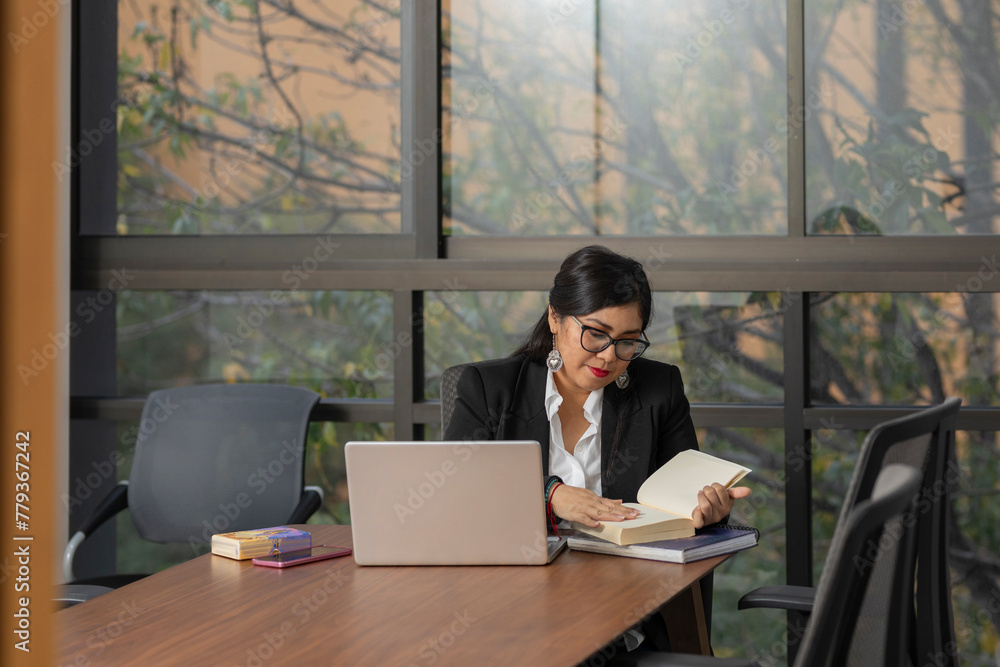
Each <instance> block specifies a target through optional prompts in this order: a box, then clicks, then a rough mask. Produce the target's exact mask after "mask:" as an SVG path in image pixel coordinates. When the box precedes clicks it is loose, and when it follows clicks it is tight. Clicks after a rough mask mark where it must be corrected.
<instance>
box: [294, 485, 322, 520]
mask: <svg viewBox="0 0 1000 667" xmlns="http://www.w3.org/2000/svg"><path fill="white" fill-rule="evenodd" d="M322 504H323V489H321V488H320V487H318V486H307V487H306V488H304V489H303V490H302V497H301V498H300V499H299V504H298V506H297V507H296V508H295V511H293V512H292V517H291V518H290V519H289V520H288V523H305V522H306V521H307V520H308V519H309V517H311V516H312V515H313V513H315V512H316V510H318V509H319V508H320V506H321V505H322Z"/></svg>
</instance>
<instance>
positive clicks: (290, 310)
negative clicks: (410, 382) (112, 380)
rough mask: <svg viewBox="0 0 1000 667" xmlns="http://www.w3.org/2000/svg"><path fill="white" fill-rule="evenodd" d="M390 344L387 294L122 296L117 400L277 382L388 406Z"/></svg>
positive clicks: (178, 293)
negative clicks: (206, 386)
mask: <svg viewBox="0 0 1000 667" xmlns="http://www.w3.org/2000/svg"><path fill="white" fill-rule="evenodd" d="M392 340H393V337H392V298H391V296H389V295H388V294H387V293H385V292H283V291H279V290H272V291H268V292H209V291H198V292H191V291H149V292H138V291H127V292H123V293H122V294H121V295H120V298H119V300H118V393H119V395H122V396H144V395H146V394H148V393H149V392H150V391H153V390H155V389H160V388H162V387H167V386H177V385H183V384H192V383H207V382H283V383H288V384H296V385H300V386H304V387H307V388H309V389H312V390H313V391H317V392H320V393H322V394H323V395H324V396H329V397H333V398H391V397H392V387H393V384H392V378H393V366H392V356H391V351H392V349H393V348H392Z"/></svg>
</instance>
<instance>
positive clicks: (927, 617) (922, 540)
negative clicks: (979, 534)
mask: <svg viewBox="0 0 1000 667" xmlns="http://www.w3.org/2000/svg"><path fill="white" fill-rule="evenodd" d="M961 404H962V401H961V399H959V398H949V399H948V400H946V401H945V402H943V403H941V404H940V405H935V406H931V407H929V408H926V409H924V410H920V411H918V412H914V413H913V414H909V415H906V416H904V417H900V418H898V419H893V420H890V421H887V422H883V423H882V424H879V425H878V426H876V427H875V428H873V429H872V430H871V431H870V432H869V433H868V436H867V437H866V438H865V441H864V443H863V444H862V446H861V452H860V454H859V456H858V463H857V466H856V467H855V472H854V475H853V476H852V478H851V483H850V486H849V487H848V490H847V494H846V496H845V502H844V511H843V512H842V513H841V520H843V519H844V517H845V515H846V511H847V510H848V509H849V508H851V507H854V506H856V505H857V504H858V503H860V502H863V501H865V500H867V499H869V498H870V497H871V494H872V490H873V488H874V486H875V480H876V479H877V478H878V475H879V473H880V472H881V471H882V469H883V468H884V467H885V466H887V465H891V464H893V463H906V464H909V465H912V466H915V467H917V468H918V469H920V471H921V473H922V481H921V489H920V502H919V504H918V511H917V513H916V515H915V517H914V519H915V521H916V534H917V537H916V540H917V548H916V551H915V554H914V558H915V560H916V563H917V565H916V588H915V590H916V593H915V595H911V596H910V601H909V605H908V613H909V614H911V615H913V616H915V622H914V623H913V624H912V627H911V632H910V636H909V638H908V650H909V652H910V657H911V660H912V662H913V663H914V664H918V665H923V664H927V663H928V662H931V663H933V664H941V663H940V660H942V659H945V660H948V661H949V662H948V663H945V664H951V665H957V656H955V651H954V650H953V647H954V640H955V630H954V621H953V617H952V604H951V580H950V571H949V567H948V530H947V521H948V514H949V513H948V503H949V494H948V489H949V486H950V485H951V483H953V482H954V480H953V479H949V475H948V471H949V470H950V469H952V468H951V467H950V465H949V464H950V462H951V461H952V457H953V456H954V437H955V434H954V431H955V422H956V420H957V416H958V410H959V407H960V406H961Z"/></svg>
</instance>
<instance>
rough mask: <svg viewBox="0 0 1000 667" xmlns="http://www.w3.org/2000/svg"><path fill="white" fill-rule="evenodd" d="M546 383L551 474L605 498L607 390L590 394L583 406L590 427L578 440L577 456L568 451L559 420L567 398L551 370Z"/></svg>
mask: <svg viewBox="0 0 1000 667" xmlns="http://www.w3.org/2000/svg"><path fill="white" fill-rule="evenodd" d="M546 375H547V377H546V380H545V414H546V415H547V416H548V418H549V474H550V475H556V476H558V477H559V478H560V479H562V481H563V482H564V483H565V484H567V485H569V486H578V487H583V488H586V489H590V490H591V491H593V492H594V493H596V494H597V495H601V411H602V408H603V405H604V388H603V387H601V388H600V389H598V390H597V391H592V392H590V396H588V397H587V400H586V401H584V403H583V416H584V417H585V418H586V419H587V421H588V422H590V426H588V427H587V430H586V431H585V432H584V434H583V435H582V436H580V440H579V441H577V443H576V447H575V448H574V450H573V453H572V454H570V453H569V452H568V451H566V447H565V445H564V443H563V436H562V423H561V422H560V421H559V406H560V405H562V402H563V397H562V396H561V395H560V394H559V390H558V389H557V388H556V383H555V381H554V380H553V378H552V371H549V372H548V373H547V374H546Z"/></svg>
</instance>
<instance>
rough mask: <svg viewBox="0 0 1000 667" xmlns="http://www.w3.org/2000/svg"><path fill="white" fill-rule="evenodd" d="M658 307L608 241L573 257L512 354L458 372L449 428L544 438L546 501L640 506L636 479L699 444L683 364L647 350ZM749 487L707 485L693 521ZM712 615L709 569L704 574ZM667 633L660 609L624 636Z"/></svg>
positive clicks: (592, 515)
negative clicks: (654, 358) (659, 358)
mask: <svg viewBox="0 0 1000 667" xmlns="http://www.w3.org/2000/svg"><path fill="white" fill-rule="evenodd" d="M652 311H653V296H652V292H651V290H650V288H649V281H648V280H647V278H646V273H645V271H643V268H642V265H641V264H639V262H637V261H635V260H633V259H630V258H628V257H623V256H621V255H619V254H617V253H614V252H612V251H611V250H608V249H607V248H604V247H602V246H588V247H586V248H582V249H581V250H578V251H576V252H574V253H573V254H571V255H570V256H569V257H567V258H566V259H565V260H564V261H563V264H562V267H561V268H560V270H559V273H558V274H556V277H555V281H554V285H553V287H552V289H551V290H550V291H549V306H548V309H547V310H546V312H545V313H544V314H543V315H542V316H541V318H540V319H539V320H538V323H537V324H535V327H534V328H533V329H532V330H531V331H530V332H529V333H528V335H527V337H526V338H525V341H524V343H523V344H522V345H521V347H520V348H518V350H517V351H515V352H514V353H513V354H512V355H511V357H510V358H507V359H498V360H495V361H488V362H484V363H479V364H475V365H472V366H469V367H467V368H466V369H465V370H464V371H463V372H462V375H461V377H460V378H459V380H458V386H457V395H458V398H457V399H456V401H455V409H454V412H453V414H452V417H451V421H450V422H449V423H448V429H447V431H446V432H445V439H446V440H537V441H538V442H539V443H540V444H541V446H542V449H543V452H542V453H543V455H542V467H543V474H544V475H545V496H546V501H547V502H546V505H547V508H548V509H549V510H550V511H551V512H552V513H553V514H554V515H555V516H557V517H560V518H562V519H567V520H571V521H579V522H581V523H584V524H589V525H591V526H597V525H598V522H599V521H627V520H628V519H631V518H634V517H635V516H636V515H637V514H638V513H637V512H636V511H635V510H632V509H629V508H627V507H623V506H622V502H635V501H636V495H637V494H638V492H639V487H640V486H641V485H642V483H643V482H644V481H645V480H646V478H647V477H649V476H650V475H651V474H652V473H653V472H655V471H656V469H657V468H659V467H660V466H662V465H663V464H664V463H666V462H667V461H669V460H670V459H671V458H672V457H673V456H674V455H675V454H677V453H678V452H680V451H682V450H685V449H697V448H698V440H697V437H696V436H695V431H694V424H692V422H691V414H690V406H689V405H688V401H687V398H686V397H685V396H684V385H683V383H682V382H681V375H680V371H678V369H677V367H676V366H671V365H669V364H664V363H661V362H658V361H651V360H648V359H643V358H640V357H641V355H642V353H643V352H644V351H645V350H646V348H647V347H648V345H649V343H648V340H647V339H646V337H645V331H646V327H647V326H649V320H650V317H651V316H652ZM749 494H750V489H748V488H745V487H736V488H733V489H729V490H728V491H727V490H726V488H725V487H723V486H722V485H721V484H713V485H712V486H706V487H704V488H703V489H702V490H701V491H699V492H698V496H697V498H692V499H691V500H692V505H693V506H695V507H694V510H693V511H692V513H691V518H692V520H693V521H694V525H695V527H696V528H701V527H703V526H705V525H708V524H711V523H716V522H718V521H721V520H723V519H724V518H725V517H726V516H727V515H728V514H729V511H730V510H731V509H732V507H733V500H734V499H735V498H742V497H745V496H747V495H749ZM701 589H702V598H703V600H705V601H706V602H705V616H706V621H707V623H708V624H709V627H711V600H712V579H711V576H709V577H705V578H703V579H702V586H701ZM645 637H648V638H649V641H647V642H646V643H645V644H644V645H646V644H652V645H653V646H654V647H655V648H657V649H659V650H669V647H670V643H669V639H668V637H667V632H666V627H665V625H664V624H663V620H662V618H661V617H660V616H659V615H658V614H655V615H653V616H652V617H651V618H649V619H647V620H646V621H644V622H643V623H641V624H640V625H639V626H637V628H633V629H632V630H630V631H629V632H628V633H626V635H623V636H622V637H620V638H619V639H618V640H616V643H617V644H624V645H625V646H626V647H627V648H628V649H630V650H631V649H632V648H635V646H636V645H637V644H638V643H639V642H642V641H643V639H644V638H645Z"/></svg>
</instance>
